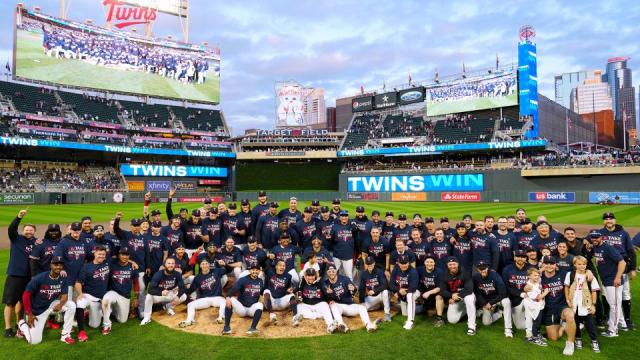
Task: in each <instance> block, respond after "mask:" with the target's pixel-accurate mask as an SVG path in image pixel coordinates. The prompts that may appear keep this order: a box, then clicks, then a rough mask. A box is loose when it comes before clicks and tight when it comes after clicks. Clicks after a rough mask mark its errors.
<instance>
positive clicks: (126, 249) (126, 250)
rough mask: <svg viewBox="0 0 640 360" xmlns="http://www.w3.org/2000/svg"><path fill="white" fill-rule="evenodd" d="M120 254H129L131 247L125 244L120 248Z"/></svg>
mask: <svg viewBox="0 0 640 360" xmlns="http://www.w3.org/2000/svg"><path fill="white" fill-rule="evenodd" d="M118 253H119V254H123V255H129V248H128V247H126V246H123V247H121V248H120V250H119V251H118Z"/></svg>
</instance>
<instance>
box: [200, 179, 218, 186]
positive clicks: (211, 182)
mask: <svg viewBox="0 0 640 360" xmlns="http://www.w3.org/2000/svg"><path fill="white" fill-rule="evenodd" d="M198 185H222V180H213V179H200V180H198Z"/></svg>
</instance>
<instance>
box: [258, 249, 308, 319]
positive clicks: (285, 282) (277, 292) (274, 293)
mask: <svg viewBox="0 0 640 360" xmlns="http://www.w3.org/2000/svg"><path fill="white" fill-rule="evenodd" d="M286 267H287V265H286V264H285V261H284V260H278V262H276V266H275V272H272V271H267V278H266V289H265V290H264V306H265V307H266V308H267V311H268V312H269V320H270V321H271V323H272V324H274V325H276V324H277V323H278V317H277V316H276V313H275V312H274V311H276V310H284V309H286V308H287V307H290V308H291V312H292V313H293V326H298V325H300V319H299V317H298V301H297V300H296V297H295V295H294V294H293V291H294V290H293V289H294V288H293V284H292V281H291V274H289V273H288V272H286V271H285V270H286Z"/></svg>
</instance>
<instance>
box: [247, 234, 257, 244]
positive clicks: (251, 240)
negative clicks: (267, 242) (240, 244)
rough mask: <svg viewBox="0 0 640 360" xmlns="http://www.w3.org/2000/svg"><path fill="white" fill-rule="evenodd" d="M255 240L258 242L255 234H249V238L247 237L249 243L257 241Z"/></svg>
mask: <svg viewBox="0 0 640 360" xmlns="http://www.w3.org/2000/svg"><path fill="white" fill-rule="evenodd" d="M255 242H258V240H256V238H254V237H253V236H249V238H248V239H247V244H250V243H255Z"/></svg>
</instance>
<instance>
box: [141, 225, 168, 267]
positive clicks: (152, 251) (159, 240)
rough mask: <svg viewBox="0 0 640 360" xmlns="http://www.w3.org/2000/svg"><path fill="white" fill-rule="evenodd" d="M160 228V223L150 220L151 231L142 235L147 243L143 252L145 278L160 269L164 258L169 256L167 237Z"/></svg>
mask: <svg viewBox="0 0 640 360" xmlns="http://www.w3.org/2000/svg"><path fill="white" fill-rule="evenodd" d="M161 230H162V223H161V222H159V221H153V222H151V232H150V233H148V234H145V236H144V238H145V242H146V245H147V246H146V251H147V252H146V254H145V257H146V258H145V263H146V264H147V267H146V269H145V275H146V277H147V278H150V277H151V275H153V274H155V273H156V271H158V270H160V267H161V266H162V263H163V262H164V259H166V258H167V257H168V256H169V247H168V246H167V239H166V238H165V237H164V236H163V235H162V234H161Z"/></svg>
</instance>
